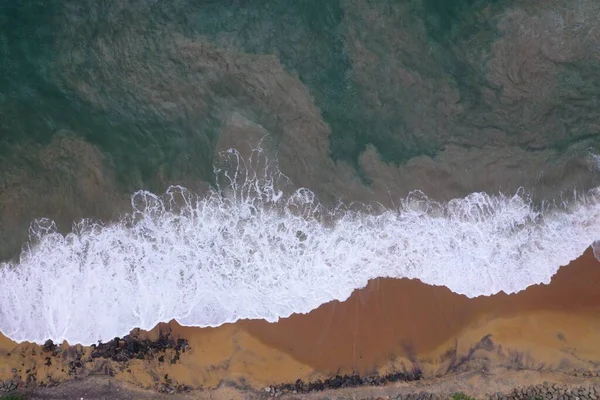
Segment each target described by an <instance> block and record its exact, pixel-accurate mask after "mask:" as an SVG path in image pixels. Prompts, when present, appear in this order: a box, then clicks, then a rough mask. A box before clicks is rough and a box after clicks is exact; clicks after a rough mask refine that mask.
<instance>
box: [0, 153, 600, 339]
mask: <svg viewBox="0 0 600 400" xmlns="http://www.w3.org/2000/svg"><path fill="white" fill-rule="evenodd" d="M223 157H224V161H225V162H227V163H229V165H228V168H224V169H220V170H215V173H216V179H217V185H215V187H213V188H212V189H207V190H206V192H205V193H199V194H197V193H190V192H189V191H188V190H186V189H185V188H182V187H171V188H170V189H169V190H168V191H167V192H166V193H165V194H164V195H161V196H158V195H155V194H153V193H150V192H147V191H140V192H137V193H135V194H134V195H133V196H132V200H131V206H132V210H131V213H130V214H129V215H127V216H126V217H124V218H123V219H122V220H120V221H118V222H116V223H111V224H102V223H100V222H94V221H89V220H85V221H81V222H79V223H77V224H76V225H75V226H74V228H73V231H72V233H69V234H68V235H62V234H60V233H57V232H56V229H55V225H54V223H53V222H52V221H49V220H39V221H36V222H35V223H34V224H33V225H32V228H31V243H30V244H29V245H28V246H26V247H25V249H24V250H23V252H22V254H21V257H20V261H19V262H18V263H14V264H9V263H4V264H2V265H0V285H1V289H2V290H0V330H1V331H2V332H3V333H4V334H5V335H7V336H8V337H10V338H12V339H13V340H16V341H25V340H27V341H33V342H38V343H40V342H43V341H44V340H46V339H49V338H50V339H53V340H54V341H57V342H60V341H62V340H67V341H68V342H70V343H82V344H91V343H94V342H96V341H97V340H107V339H110V338H113V337H115V336H121V335H124V334H127V333H128V332H129V331H130V330H131V329H132V328H134V327H140V328H142V329H151V328H152V327H154V326H155V325H156V324H157V323H159V322H164V321H169V320H171V319H173V318H174V319H177V320H178V321H179V322H180V323H181V324H184V325H194V326H217V325H221V324H223V323H226V322H233V321H236V320H239V319H245V318H261V319H265V320H268V321H276V320H277V319H278V318H280V317H286V316H289V315H290V314H292V313H305V312H308V311H310V310H312V309H314V308H316V307H318V306H319V305H321V304H323V303H325V302H328V301H330V300H333V299H338V300H344V299H346V298H347V297H348V296H349V295H350V293H351V292H352V291H353V290H354V289H356V288H360V287H363V286H365V285H366V283H367V281H368V280H369V279H372V278H376V277H394V278H418V279H420V280H421V281H423V282H425V283H428V284H433V285H443V286H446V287H448V288H450V289H451V290H453V291H454V292H457V293H462V294H465V295H467V296H470V297H474V296H479V295H490V294H493V293H497V292H499V291H504V292H507V293H513V292H517V291H520V290H523V289H525V288H526V287H528V286H530V285H533V284H538V283H548V282H549V281H550V278H551V277H552V275H553V274H554V273H555V272H556V271H557V270H558V268H559V267H560V266H561V265H565V264H567V263H569V262H570V261H572V260H573V259H575V258H577V257H578V256H579V255H581V254H582V253H583V252H584V251H585V250H586V248H587V247H589V246H590V244H592V243H593V242H594V240H595V239H597V238H598V233H599V232H600V190H598V189H596V190H592V191H590V192H588V193H586V194H585V195H578V196H576V200H573V201H570V202H568V203H564V204H558V205H557V204H552V205H543V206H539V205H533V204H532V203H531V201H530V200H529V199H528V197H527V196H526V193H524V192H519V193H517V194H516V195H514V196H504V195H498V196H492V195H488V194H486V193H473V194H470V195H468V196H466V197H464V198H460V199H455V200H452V201H450V202H448V203H443V204H442V203H438V202H435V201H432V200H429V199H428V198H427V197H426V196H425V195H423V194H422V193H412V194H411V195H410V196H408V198H406V199H404V200H403V201H401V202H400V204H399V205H398V207H397V208H396V209H384V208H383V207H380V206H377V205H372V206H367V205H348V206H345V205H343V204H340V205H339V206H338V207H333V208H328V207H325V206H323V205H322V204H320V203H319V202H318V200H317V199H316V197H315V195H314V194H313V193H312V192H310V191H309V190H307V189H299V190H292V189H290V186H289V182H288V181H287V179H286V178H285V176H283V175H282V174H281V173H280V172H279V170H278V168H277V166H276V164H272V163H270V162H269V161H268V160H267V159H266V158H265V157H264V156H263V154H262V153H261V152H260V151H258V150H257V151H255V152H254V153H253V157H251V159H250V160H248V161H247V162H244V161H243V160H242V159H241V158H240V155H239V154H238V153H237V152H236V151H234V150H230V151H228V152H226V153H225V154H223ZM229 171H232V172H229ZM596 243H598V242H596Z"/></svg>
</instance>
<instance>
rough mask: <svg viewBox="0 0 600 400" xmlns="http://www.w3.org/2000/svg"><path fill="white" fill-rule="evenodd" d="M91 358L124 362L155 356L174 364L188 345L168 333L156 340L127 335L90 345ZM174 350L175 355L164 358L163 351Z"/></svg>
mask: <svg viewBox="0 0 600 400" xmlns="http://www.w3.org/2000/svg"><path fill="white" fill-rule="evenodd" d="M92 347H93V349H94V350H93V351H92V355H91V356H92V358H93V359H95V358H105V359H110V360H113V361H117V362H126V361H129V360H133V359H138V360H146V359H154V358H157V359H158V361H159V362H165V361H169V362H170V363H171V364H175V363H176V362H177V361H179V357H180V354H181V353H185V351H186V350H188V349H189V348H190V347H189V345H188V341H187V340H186V339H177V340H175V339H173V338H171V337H170V335H169V334H165V335H161V336H160V337H159V338H158V339H157V340H155V341H152V340H149V339H139V338H137V337H134V336H130V335H127V336H125V337H123V338H118V337H116V338H114V339H113V340H111V341H109V342H107V343H102V342H98V344H97V345H92ZM167 350H174V351H175V355H174V356H173V357H172V358H170V359H168V360H166V359H165V354H164V353H165V352H166V351H167Z"/></svg>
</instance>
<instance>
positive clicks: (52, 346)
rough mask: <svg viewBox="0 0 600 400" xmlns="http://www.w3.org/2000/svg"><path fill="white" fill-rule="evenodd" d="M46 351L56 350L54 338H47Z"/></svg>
mask: <svg viewBox="0 0 600 400" xmlns="http://www.w3.org/2000/svg"><path fill="white" fill-rule="evenodd" d="M44 351H45V352H47V353H50V352H54V351H56V345H55V344H54V342H53V341H52V340H50V339H48V340H46V343H44Z"/></svg>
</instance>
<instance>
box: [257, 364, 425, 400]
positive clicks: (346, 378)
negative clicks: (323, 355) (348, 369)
mask: <svg viewBox="0 0 600 400" xmlns="http://www.w3.org/2000/svg"><path fill="white" fill-rule="evenodd" d="M422 376H423V375H422V373H421V371H420V370H419V369H415V370H414V371H413V372H395V373H391V374H387V375H370V376H364V377H363V376H360V375H357V374H355V375H343V376H340V375H336V376H334V377H332V378H327V379H325V380H320V379H319V380H317V381H314V382H304V381H302V380H301V379H298V380H297V381H296V382H295V383H284V384H281V385H274V386H268V387H266V388H265V392H267V394H270V395H271V396H276V395H279V394H283V393H298V394H300V393H309V392H320V391H323V390H328V389H340V388H347V387H357V386H381V385H385V384H388V383H392V382H414V381H418V380H420V379H421V378H422Z"/></svg>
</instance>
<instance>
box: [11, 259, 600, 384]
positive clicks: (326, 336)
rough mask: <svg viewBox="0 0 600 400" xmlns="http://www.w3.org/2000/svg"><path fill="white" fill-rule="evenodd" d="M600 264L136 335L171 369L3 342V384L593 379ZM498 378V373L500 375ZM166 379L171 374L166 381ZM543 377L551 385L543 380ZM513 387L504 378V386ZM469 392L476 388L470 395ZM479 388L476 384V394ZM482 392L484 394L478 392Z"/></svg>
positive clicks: (599, 335) (386, 288) (598, 352)
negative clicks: (537, 281) (156, 344)
mask: <svg viewBox="0 0 600 400" xmlns="http://www.w3.org/2000/svg"><path fill="white" fill-rule="evenodd" d="M598 284H600V262H598V261H597V260H596V259H595V258H594V257H593V254H592V252H591V250H588V251H586V253H585V254H584V255H582V256H581V257H580V258H579V259H577V260H576V261H574V262H572V263H571V264H570V265H568V266H565V267H562V268H561V269H560V270H559V272H558V273H557V274H556V275H555V276H554V277H553V279H552V282H551V283H550V284H549V285H536V286H532V287H530V288H528V289H527V290H525V291H523V292H520V293H518V294H515V295H505V294H503V293H501V294H497V295H494V296H490V297H479V298H475V299H469V298H467V297H465V296H461V295H457V294H454V293H452V292H451V291H450V290H448V289H446V288H445V287H433V286H429V285H425V284H423V283H421V282H419V281H416V280H405V279H401V280H394V279H377V280H374V281H371V282H370V283H369V285H368V286H367V287H365V288H363V289H360V290H357V291H355V292H354V293H353V294H352V296H351V297H350V298H349V299H347V300H346V301H344V302H337V301H334V302H330V303H327V304H324V305H322V306H321V307H319V308H317V309H316V310H313V311H312V312H310V313H308V314H302V315H292V316H291V317H289V318H285V319H282V320H280V321H279V322H277V323H268V322H265V321H261V320H250V321H248V320H245V321H240V322H238V323H235V324H226V325H223V326H220V327H218V328H194V327H183V326H181V325H179V324H178V323H177V322H175V321H172V322H170V323H168V324H160V325H159V326H157V327H156V328H155V329H154V330H152V331H150V332H134V333H135V334H136V336H137V337H140V338H144V337H147V338H151V339H152V338H157V337H158V336H159V335H160V334H163V335H164V334H165V333H167V332H169V333H170V334H171V336H172V337H174V338H185V339H186V340H187V341H188V343H189V349H188V350H187V351H186V352H185V353H182V354H180V357H179V359H178V360H176V362H174V363H173V362H169V361H168V360H170V359H171V358H170V357H172V351H171V352H170V353H169V352H167V353H165V354H166V360H164V359H163V360H162V362H161V361H159V360H158V359H145V360H137V359H136V360H129V361H127V362H116V361H111V360H106V359H102V358H99V359H93V360H92V358H91V357H90V354H91V351H92V349H91V348H83V347H81V346H74V347H70V346H69V345H68V344H66V343H63V344H62V345H61V346H60V348H59V349H58V350H57V351H56V352H55V353H54V354H52V355H49V354H48V353H47V352H44V351H43V348H42V347H41V346H38V345H33V344H29V343H21V344H17V343H14V342H12V341H11V340H8V339H7V338H5V337H0V380H3V381H7V380H9V379H10V380H12V381H14V382H19V385H20V387H21V388H25V387H26V386H27V382H30V386H31V381H32V378H30V377H29V376H31V375H34V376H35V377H36V378H35V384H36V385H48V384H50V385H54V384H56V383H59V382H63V381H66V380H69V379H72V378H73V377H74V376H73V371H74V369H73V368H71V372H70V373H69V368H67V367H66V366H67V365H68V364H69V362H70V361H71V362H72V361H73V360H74V359H76V358H77V356H79V358H78V359H81V360H82V361H84V362H83V365H82V367H81V368H76V371H75V375H76V376H77V377H78V378H85V377H86V376H90V375H98V374H101V375H109V376H114V379H115V380H117V381H119V382H123V383H126V384H131V385H133V386H135V387H138V388H144V389H152V390H156V389H157V388H160V385H161V384H162V385H164V384H165V381H166V380H168V383H169V385H171V386H172V387H184V386H185V387H186V391H189V390H192V391H193V390H195V389H204V390H206V389H214V388H217V387H220V388H221V389H219V390H223V389H222V388H223V386H231V387H235V388H237V389H242V390H256V389H258V390H261V389H262V388H264V387H265V386H268V385H278V384H283V383H293V382H295V381H296V380H297V379H302V380H303V381H305V382H309V381H316V380H317V379H325V378H327V377H331V376H334V375H336V374H341V375H343V374H352V373H358V374H360V375H363V376H367V375H372V374H379V375H384V374H386V373H391V372H414V371H419V373H421V374H422V376H423V381H424V382H428V381H431V382H433V381H434V380H436V379H440V378H441V379H443V377H444V376H447V375H452V374H457V373H464V372H468V371H496V372H495V373H498V371H507V370H528V371H532V372H536V373H537V372H539V373H553V372H561V373H563V375H564V373H566V374H567V375H572V376H574V377H577V376H580V377H588V378H589V379H594V378H593V377H595V376H596V375H597V374H598V373H599V372H600V367H598V365H599V364H598V362H599V361H600V348H599V347H598V346H597V343H598V341H599V340H600V292H599V291H598V290H597V288H598ZM502 373H503V372H500V375H502ZM167 376H168V377H167ZM546 379H547V378H546ZM510 382H512V381H510ZM473 390H476V389H473ZM480 390H484V388H482V389H480ZM480 393H483V392H480Z"/></svg>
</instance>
